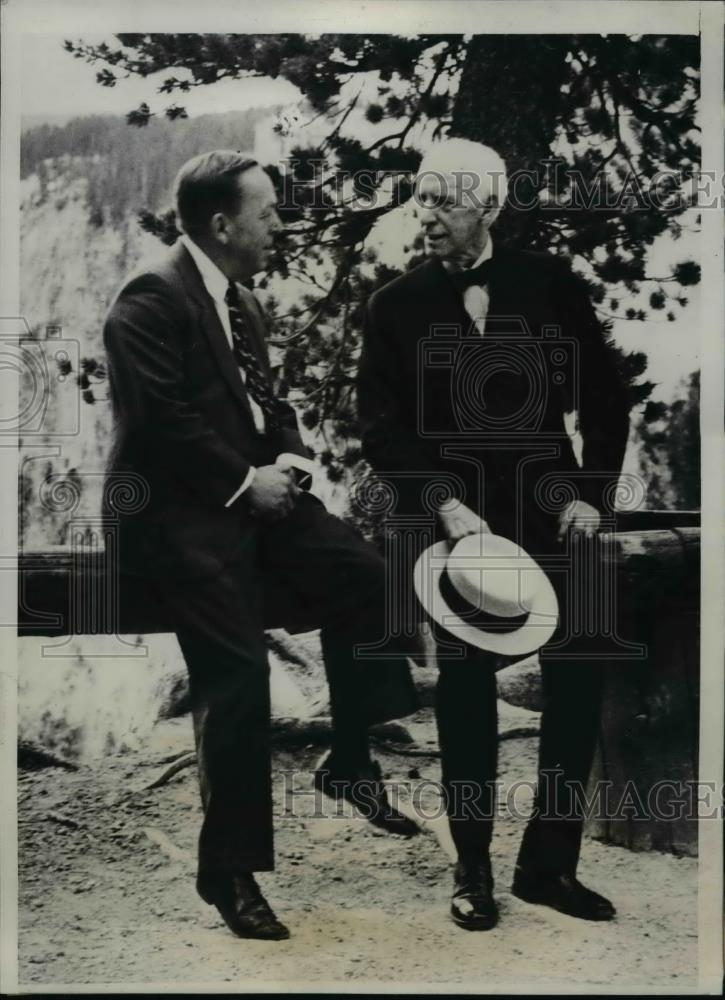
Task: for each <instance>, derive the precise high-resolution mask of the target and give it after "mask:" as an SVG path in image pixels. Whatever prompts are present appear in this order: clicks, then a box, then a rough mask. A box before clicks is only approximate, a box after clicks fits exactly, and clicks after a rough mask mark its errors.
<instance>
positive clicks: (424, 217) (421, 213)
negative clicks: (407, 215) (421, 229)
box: [415, 205, 435, 226]
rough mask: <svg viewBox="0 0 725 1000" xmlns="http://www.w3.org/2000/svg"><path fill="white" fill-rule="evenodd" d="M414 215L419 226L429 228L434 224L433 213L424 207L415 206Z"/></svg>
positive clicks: (430, 209)
mask: <svg viewBox="0 0 725 1000" xmlns="http://www.w3.org/2000/svg"><path fill="white" fill-rule="evenodd" d="M415 215H416V218H417V219H418V222H419V223H420V224H421V226H431V225H432V224H433V223H434V222H435V212H434V211H433V209H432V208H429V207H427V206H426V205H416V208H415Z"/></svg>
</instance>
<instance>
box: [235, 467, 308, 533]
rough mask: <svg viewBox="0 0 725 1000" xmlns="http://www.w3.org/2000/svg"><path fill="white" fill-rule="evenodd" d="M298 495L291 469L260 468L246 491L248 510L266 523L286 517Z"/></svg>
mask: <svg viewBox="0 0 725 1000" xmlns="http://www.w3.org/2000/svg"><path fill="white" fill-rule="evenodd" d="M299 495H300V491H299V489H298V488H297V485H296V483H295V481H294V475H293V473H292V471H291V469H290V468H283V467H280V466H279V465H262V466H260V467H259V468H258V469H257V471H256V472H255V474H254V479H253V480H252V482H251V483H250V485H249V488H248V489H247V491H246V497H247V502H248V503H249V507H250V510H251V511H252V513H253V514H255V515H256V516H257V517H259V518H263V519H264V520H266V521H278V520H279V519H280V518H282V517H286V516H287V514H289V512H290V511H291V510H292V508H293V507H294V505H295V501H296V500H297V497H298V496H299Z"/></svg>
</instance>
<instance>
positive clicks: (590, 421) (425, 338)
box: [358, 139, 629, 930]
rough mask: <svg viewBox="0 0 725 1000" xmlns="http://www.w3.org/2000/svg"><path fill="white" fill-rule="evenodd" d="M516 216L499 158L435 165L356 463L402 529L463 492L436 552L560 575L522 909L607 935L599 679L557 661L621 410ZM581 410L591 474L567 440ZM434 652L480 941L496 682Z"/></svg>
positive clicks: (621, 430)
mask: <svg viewBox="0 0 725 1000" xmlns="http://www.w3.org/2000/svg"><path fill="white" fill-rule="evenodd" d="M505 196H506V173H505V166H504V163H503V161H502V160H501V159H500V157H499V156H498V155H497V154H496V153H495V152H494V151H493V150H491V149H489V148H488V147H485V146H482V145H480V144H478V143H473V142H469V141H467V140H464V139H451V140H447V141H445V142H442V143H439V144H438V145H437V146H434V147H433V148H432V150H431V152H430V153H429V154H427V156H426V157H425V158H424V160H423V162H422V164H421V167H420V170H419V173H418V176H417V181H416V190H415V196H414V197H415V201H416V211H417V213H418V215H419V219H420V222H421V224H422V227H423V234H424V240H425V250H426V253H427V255H428V258H429V259H428V260H427V261H426V262H425V263H423V264H422V265H420V266H419V267H416V268H414V269H413V270H411V271H409V272H408V273H406V274H404V275H402V276H401V277H399V278H396V279H395V280H393V281H392V282H390V283H389V284H388V285H386V286H385V287H384V288H382V289H380V290H378V291H377V292H376V293H375V294H374V295H373V296H372V298H371V300H370V303H369V309H368V315H367V325H366V330H365V334H364V341H363V350H362V357H361V362H360V371H359V384H358V401H359V414H360V421H361V425H362V439H363V448H364V454H365V456H366V457H367V459H368V461H369V462H370V464H371V465H372V467H373V468H374V469H375V470H376V471H378V472H379V473H381V474H383V475H384V476H388V477H389V478H390V479H391V481H392V483H393V485H394V488H395V490H396V491H397V496H398V504H399V511H400V513H402V514H405V515H410V514H413V515H416V514H417V515H418V516H419V517H420V516H421V515H425V514H426V513H427V509H426V504H425V501H424V499H423V497H424V496H427V497H428V500H429V501H430V499H431V497H434V496H435V493H434V492H431V490H430V488H429V489H428V490H427V492H426V491H425V489H422V488H421V487H423V488H424V487H425V486H426V484H427V485H428V486H430V483H431V482H432V481H433V480H436V478H438V479H439V480H440V479H441V476H443V478H444V480H445V481H447V482H449V483H452V484H454V486H453V493H454V495H452V496H445V497H444V496H438V497H436V503H437V509H435V510H434V511H432V512H431V513H430V514H429V516H430V517H431V518H433V519H434V521H435V533H436V536H437V538H438V539H446V540H448V542H449V543H450V544H451V546H452V545H453V543H455V542H457V541H459V540H460V539H462V538H463V537H465V536H467V535H475V534H480V533H481V532H486V531H492V532H493V533H494V534H497V535H503V536H506V537H507V538H509V539H512V540H514V541H515V542H517V543H518V544H519V545H520V546H521V547H522V548H524V549H525V550H526V551H528V553H529V554H530V555H532V556H533V557H534V558H535V559H538V560H539V562H540V564H542V565H543V566H544V567H545V568H547V565H549V566H550V568H551V574H550V575H551V579H552V583H553V584H554V587H555V590H556V591H557V594H558V599H559V608H560V628H559V631H558V632H557V633H556V634H555V636H554V639H553V640H552V642H551V643H549V645H548V648H547V647H545V648H544V650H543V651H542V652H541V654H540V659H541V666H542V682H543V697H544V709H543V715H542V721H541V744H540V760H539V767H540V772H539V785H538V793H537V799H536V806H537V809H535V810H534V814H533V815H532V819H531V820H530V822H529V823H528V826H527V828H526V832H525V835H524V839H523V844H522V846H521V850H520V852H519V857H518V864H517V867H516V874H515V879H514V886H513V891H514V893H515V894H516V895H517V896H519V897H520V898H521V899H524V900H527V901H529V902H534V903H541V904H545V905H549V906H552V907H554V908H556V909H558V910H560V911H562V912H565V913H568V914H571V915H573V916H577V917H580V918H584V919H591V920H607V919H610V918H611V917H612V916H613V915H614V907H613V906H612V905H611V903H610V902H609V901H608V900H606V899H605V898H604V897H602V896H600V895H599V894H597V893H595V892H593V891H591V890H589V889H587V888H586V887H585V886H583V885H582V884H581V883H580V882H579V881H578V880H577V879H576V867H577V862H578V857H579V849H580V840H581V833H582V815H581V805H580V802H579V800H578V799H577V798H576V795H575V794H574V793H573V792H572V790H571V789H572V787H574V786H577V785H578V786H579V787H580V788H581V787H586V782H587V777H588V774H589V771H590V767H591V761H592V756H593V752H594V747H595V739H596V731H597V725H598V717H599V707H600V686H601V673H600V669H599V664H598V661H597V651H596V650H595V651H594V656H593V657H592V656H591V655H590V657H589V658H588V659H587V660H586V662H580V661H578V660H577V659H576V658H574V659H572V657H571V649H570V650H569V651H568V652H569V655H567V650H566V649H565V648H564V646H562V642H564V644H565V640H566V636H567V634H568V633H569V632H571V631H572V628H573V626H572V621H571V614H570V613H569V612H570V609H571V608H572V607H575V606H576V602H577V599H578V598H580V597H582V596H583V593H582V584H581V583H577V581H576V580H575V579H574V577H573V575H572V574H571V573H567V572H563V573H562V572H561V563H562V559H563V561H564V563H565V564H566V554H567V553H571V551H572V549H573V548H576V547H577V546H582V545H584V546H586V545H587V544H588V543H587V542H586V541H582V539H586V538H587V537H592V536H594V534H595V533H596V531H597V530H598V527H599V524H600V514H601V512H602V511H603V510H605V509H606V497H607V495H609V494H608V493H607V491H608V490H609V491H610V494H611V487H612V484H613V483H615V484H616V480H617V477H618V474H619V470H620V467H621V463H622V459H623V455H624V449H625V445H626V441H627V433H628V423H629V417H628V402H627V395H626V392H625V389H624V386H623V384H622V382H621V380H620V378H619V376H618V374H617V371H616V366H615V363H614V360H613V355H612V353H611V351H610V349H609V348H608V346H607V345H606V343H605V341H604V338H603V335H602V331H601V329H600V326H599V324H598V322H597V319H596V316H595V314H594V311H593V309H592V307H591V305H590V303H589V301H588V297H587V294H586V291H585V288H584V286H583V283H582V282H581V281H580V280H579V279H577V278H576V277H575V276H574V274H573V273H572V272H571V271H570V270H569V268H568V266H567V265H566V264H565V263H564V261H562V260H560V259H558V258H556V257H554V256H552V255H550V254H546V253H530V252H520V251H515V250H511V249H507V248H506V247H504V246H502V245H499V243H498V241H496V242H494V241H492V239H491V236H490V232H489V230H490V228H491V225H492V223H493V222H494V221H495V219H496V217H497V215H498V213H499V211H500V208H501V206H502V204H503V201H504V198H505ZM573 410H576V411H577V413H578V425H579V430H580V433H581V438H582V442H583V451H582V456H581V463H580V462H579V461H577V459H576V457H575V452H574V450H573V447H572V442H571V439H570V437H569V435H568V434H567V429H566V426H565V423H564V415H565V413H566V412H570V411H573ZM446 477H447V478H446ZM456 493H457V495H455V494H456ZM562 497H563V498H564V500H563V502H562ZM429 541H430V539H429V540H428V542H429ZM422 544H427V543H422ZM557 567H558V568H559V571H558V572H557V571H556V570H557ZM584 586H586V584H584ZM577 587H578V588H579V591H577ZM403 603H404V602H402V601H401V602H400V604H401V606H402V604H403ZM437 638H438V641H439V655H438V662H439V671H440V673H439V682H438V690H437V722H438V729H439V738H440V744H441V751H442V773H443V788H444V791H445V792H446V801H447V808H448V815H449V823H450V829H451V834H452V837H453V840H454V842H455V844H456V848H457V851H458V863H457V865H456V869H455V876H454V895H453V901H452V906H451V912H452V916H453V919H454V920H455V921H456V922H457V923H458V924H459V925H460V926H462V927H465V928H468V929H481V930H483V929H487V928H490V927H492V926H494V924H495V923H496V921H497V915H498V911H497V906H496V903H495V900H494V897H493V878H492V873H491V864H490V860H489V846H490V842H491V834H492V828H493V812H494V801H493V800H494V794H493V784H494V780H495V777H496V765H497V752H496V751H497V734H496V730H497V717H496V678H495V670H496V667H497V666H500V665H501V664H500V663H499V662H498V660H497V657H496V656H494V655H493V654H492V653H490V652H485V651H482V650H480V649H477V648H474V647H473V646H466V647H465V648H464V650H463V651H462V658H459V659H452V658H446V656H445V653H444V651H443V649H442V648H441V646H440V640H441V638H444V637H442V636H441V635H440V633H438V634H437ZM448 640H449V648H450V636H448ZM555 646H556V648H554V647H555ZM590 653H591V650H590ZM555 772H558V774H559V778H560V781H558V782H556V781H555V782H552V781H551V775H552V773H555ZM570 783H571V784H570ZM552 785H553V786H554V787H553V790H552ZM462 789H468V793H467V798H466V796H465V795H463V794H462V792H461V790H462ZM463 800H465V801H463ZM462 806H463V807H462Z"/></svg>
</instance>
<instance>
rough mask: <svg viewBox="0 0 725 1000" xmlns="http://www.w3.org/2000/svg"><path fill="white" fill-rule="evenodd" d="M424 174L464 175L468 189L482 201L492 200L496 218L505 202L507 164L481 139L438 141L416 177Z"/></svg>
mask: <svg viewBox="0 0 725 1000" xmlns="http://www.w3.org/2000/svg"><path fill="white" fill-rule="evenodd" d="M424 174H436V175H440V176H442V177H443V176H445V175H451V174H452V175H454V176H455V175H462V176H463V177H464V183H465V187H466V190H468V191H470V192H471V194H472V195H474V196H475V197H477V198H480V199H481V200H482V201H486V202H488V201H489V200H490V201H492V202H493V204H494V205H495V215H494V219H495V218H496V216H498V214H499V212H500V211H501V209H502V208H503V205H504V202H505V201H506V192H507V189H508V180H507V177H506V164H505V163H504V161H503V160H502V158H501V157H500V156H499V154H498V153H497V152H496V150H495V149H491V147H490V146H484V145H483V143H481V142H472V141H471V140H470V139H443V140H442V141H441V142H437V143H435V145H433V146H431V148H430V149H429V150H428V152H427V153H426V154H425V155H424V157H423V159H422V160H421V163H420V167H419V168H418V173H417V179H418V180H420V179H421V178H422V176H423V175H424ZM492 221H493V220H492Z"/></svg>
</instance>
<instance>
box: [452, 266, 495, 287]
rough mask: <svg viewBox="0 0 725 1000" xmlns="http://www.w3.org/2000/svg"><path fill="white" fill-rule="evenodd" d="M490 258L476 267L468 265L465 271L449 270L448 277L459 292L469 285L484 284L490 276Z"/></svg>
mask: <svg viewBox="0 0 725 1000" xmlns="http://www.w3.org/2000/svg"><path fill="white" fill-rule="evenodd" d="M490 272H491V258H490V257H489V259H488V260H484V261H482V262H481V263H480V264H478V265H477V266H476V267H469V268H468V270H466V271H451V272H450V279H451V281H452V282H453V284H454V285H455V286H456V288H457V289H458V290H459V292H461V293H463V292H465V290H466V289H467V288H470V287H471V285H481V286H483V285H485V284H486V283H487V282H488V280H489V277H490Z"/></svg>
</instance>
